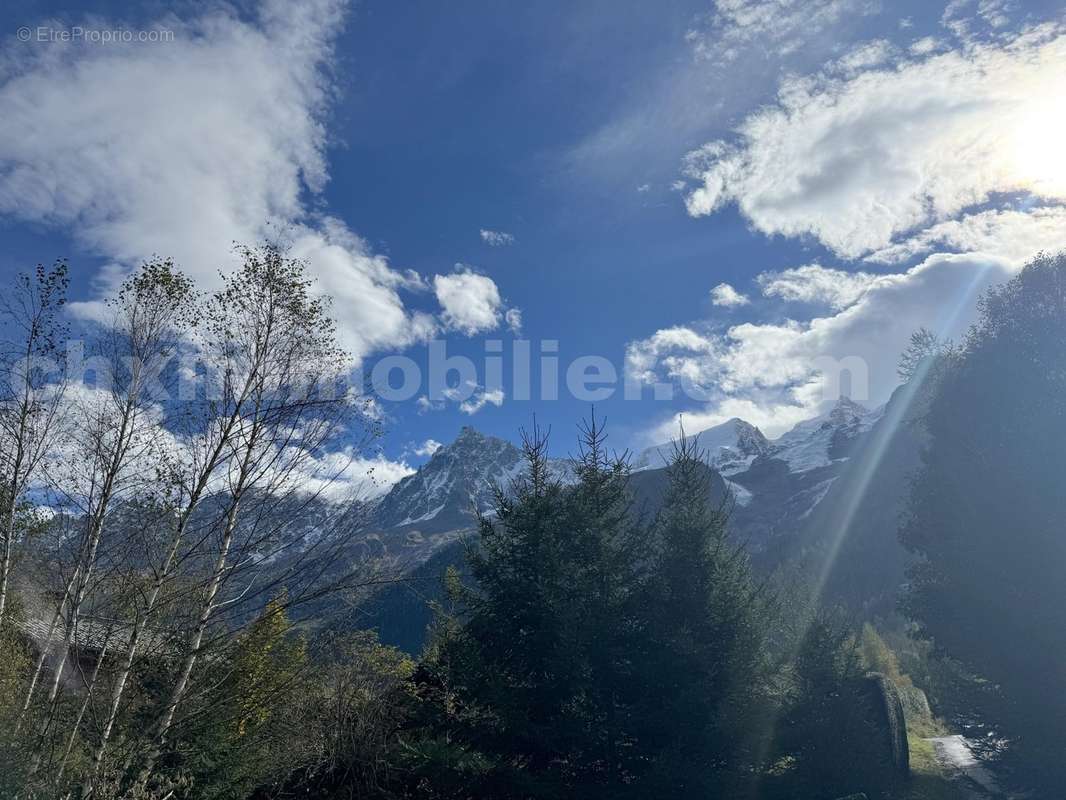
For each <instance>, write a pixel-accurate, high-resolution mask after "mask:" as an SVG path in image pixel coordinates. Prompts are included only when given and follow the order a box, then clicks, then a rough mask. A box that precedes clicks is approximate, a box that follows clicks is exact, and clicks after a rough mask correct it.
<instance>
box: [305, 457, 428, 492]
mask: <svg viewBox="0 0 1066 800" xmlns="http://www.w3.org/2000/svg"><path fill="white" fill-rule="evenodd" d="M412 474H414V469H413V468H412V467H411V466H410V465H409V464H407V463H406V462H404V461H392V460H390V459H388V458H386V457H385V456H383V455H376V456H374V457H371V458H367V457H363V456H360V455H359V454H358V453H356V452H354V451H353V450H351V449H347V448H346V449H342V450H336V451H333V452H330V453H325V454H323V455H322V456H320V457H319V458H316V459H313V460H311V461H310V462H309V464H308V465H307V468H306V474H302V475H301V476H300V479H299V486H300V491H302V492H307V493H309V494H317V495H318V496H320V497H322V498H323V499H325V500H329V501H331V502H337V503H343V502H347V501H350V500H353V499H359V500H372V499H374V498H375V497H380V496H381V495H383V494H385V493H386V492H388V491H389V489H391V488H392V487H393V486H394V485H395V484H396V483H397V482H398V481H400V480H401V479H403V478H406V477H407V476H408V475H412Z"/></svg>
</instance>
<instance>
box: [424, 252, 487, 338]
mask: <svg viewBox="0 0 1066 800" xmlns="http://www.w3.org/2000/svg"><path fill="white" fill-rule="evenodd" d="M433 289H434V291H435V292H436V295H437V302H438V303H440V306H441V310H442V314H441V317H442V319H443V321H444V325H445V327H447V328H448V329H449V330H455V331H459V332H461V333H464V334H466V335H467V336H473V335H474V334H477V333H481V332H482V331H491V330H494V329H495V328H496V327H497V326H499V324H500V308H501V306H502V304H503V303H502V300H501V299H500V290H499V289H498V288H497V287H496V283H495V281H493V280H492V278H489V277H488V276H485V275H479V274H477V273H476V272H474V271H473V270H471V269H469V268H462V267H460V271H459V272H455V273H453V274H451V275H434V276H433Z"/></svg>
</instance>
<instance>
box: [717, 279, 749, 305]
mask: <svg viewBox="0 0 1066 800" xmlns="http://www.w3.org/2000/svg"><path fill="white" fill-rule="evenodd" d="M750 302H751V300H749V299H748V298H747V297H745V296H744V295H742V294H741V293H740V292H738V291H737V290H736V289H734V288H733V287H732V286H730V285H729V284H728V283H720V284H718V285H717V286H715V287H714V288H713V289H711V303H713V304H714V305H716V306H722V307H724V308H736V307H737V306H746V305H747V304H748V303H750Z"/></svg>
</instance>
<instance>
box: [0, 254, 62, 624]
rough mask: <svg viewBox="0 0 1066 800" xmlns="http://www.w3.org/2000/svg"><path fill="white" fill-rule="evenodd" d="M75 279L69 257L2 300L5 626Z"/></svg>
mask: <svg viewBox="0 0 1066 800" xmlns="http://www.w3.org/2000/svg"><path fill="white" fill-rule="evenodd" d="M67 284H68V278H67V265H66V264H65V263H63V262H62V261H59V262H56V264H55V266H53V267H52V269H50V270H49V269H45V267H43V266H41V265H38V267H37V269H36V271H35V273H34V274H33V275H25V274H23V275H19V276H18V277H17V278H16V279H15V282H14V285H13V286H12V287H11V291H10V293H8V294H6V295H5V296H4V298H3V299H2V300H0V315H2V316H3V317H4V318H5V320H6V322H7V325H8V326H9V327H10V330H11V335H12V341H10V342H8V343H7V346H6V347H5V352H4V353H3V360H2V362H0V476H2V479H3V487H2V488H0V625H3V622H4V614H5V612H6V610H7V607H8V592H9V587H10V581H11V573H12V569H13V566H14V564H13V558H14V550H15V539H16V533H17V532H16V521H17V518H18V513H19V508H20V506H22V505H23V504H24V503H25V501H26V494H27V491H28V490H29V489H30V487H31V484H32V483H33V481H34V480H35V479H37V478H39V477H40V475H39V470H40V467H41V463H42V461H43V459H44V458H45V457H46V455H47V454H48V453H49V452H50V450H51V449H52V447H53V445H54V439H55V435H56V430H57V427H58V425H57V418H58V412H59V409H60V407H61V404H62V402H63V396H64V392H63V390H64V386H65V382H64V372H63V369H62V365H61V364H60V348H61V344H62V342H63V340H64V337H65V334H66V326H65V325H64V322H63V319H62V316H61V315H62V312H63V306H64V304H65V303H66V290H67Z"/></svg>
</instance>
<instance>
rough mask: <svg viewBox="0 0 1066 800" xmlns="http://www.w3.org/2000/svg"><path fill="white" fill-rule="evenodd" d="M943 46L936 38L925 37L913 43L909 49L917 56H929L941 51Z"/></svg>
mask: <svg viewBox="0 0 1066 800" xmlns="http://www.w3.org/2000/svg"><path fill="white" fill-rule="evenodd" d="M942 46H943V45H942V44H941V43H940V40H939V39H937V38H936V37H935V36H923V37H922V38H921V39H917V40H916V41H914V42H911V46H910V48H908V49H909V50H910V51H911V52H912V53H914V55H916V56H927V55H929V54H930V53H932V52H934V51H936V50H939V49H940V48H941V47H942Z"/></svg>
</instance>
